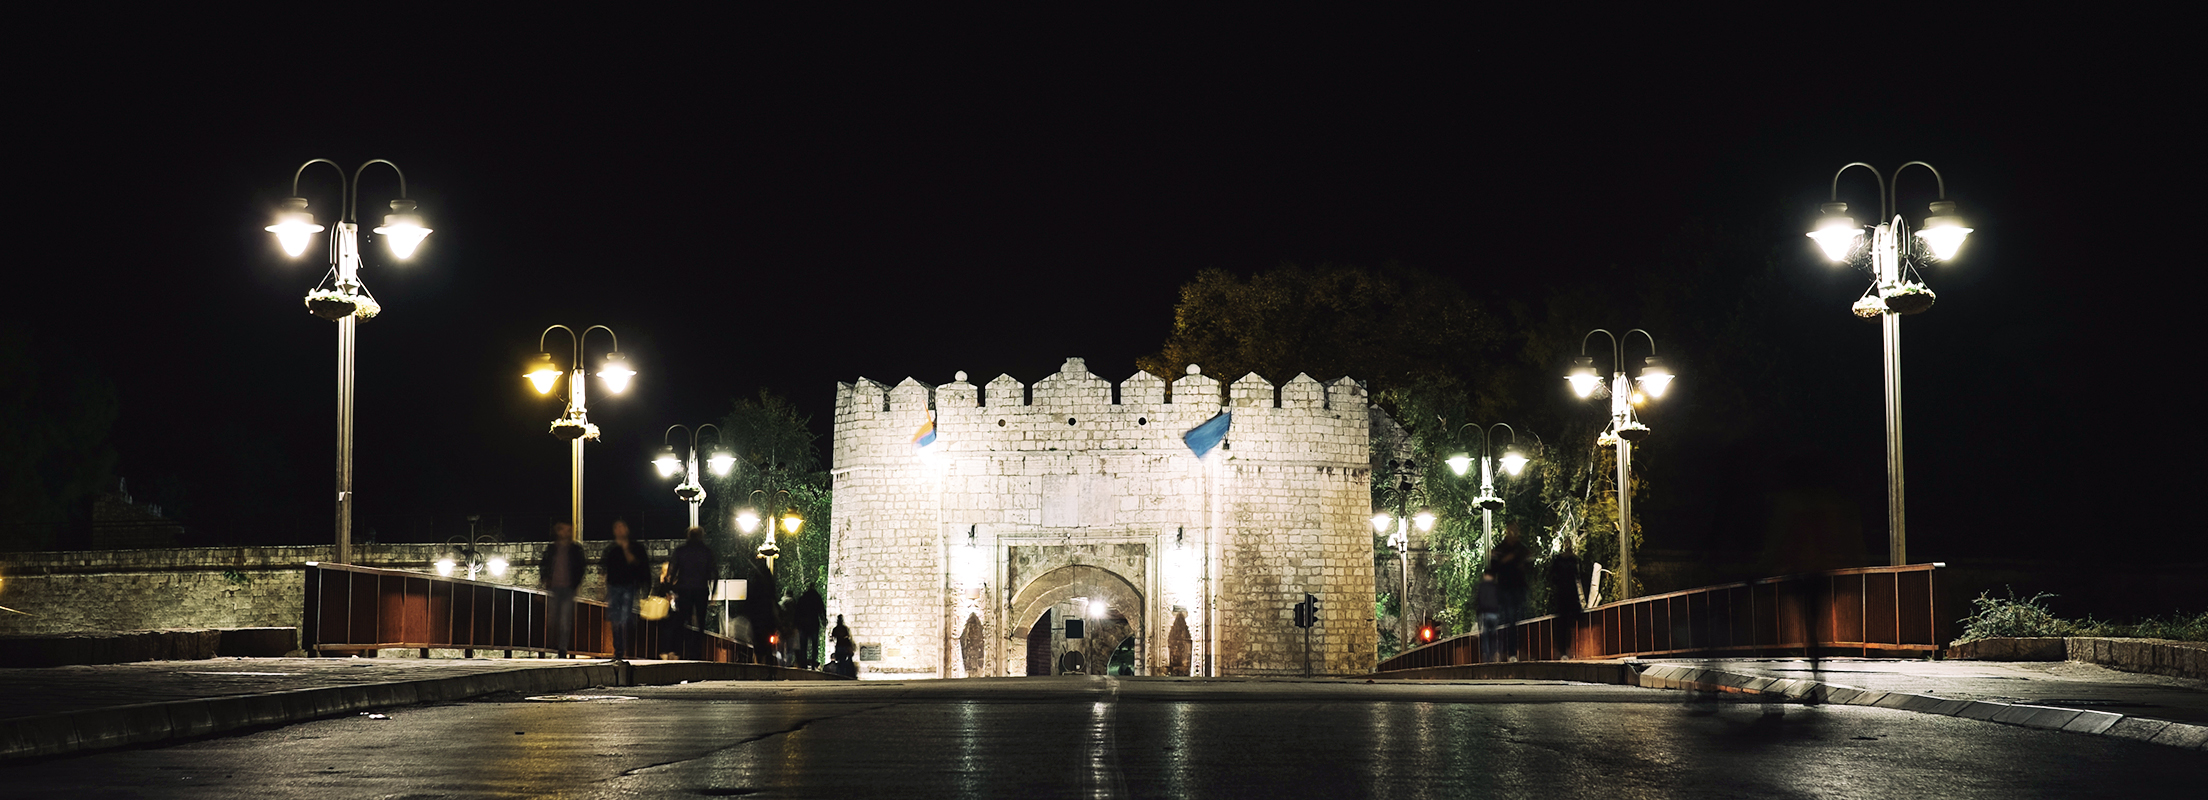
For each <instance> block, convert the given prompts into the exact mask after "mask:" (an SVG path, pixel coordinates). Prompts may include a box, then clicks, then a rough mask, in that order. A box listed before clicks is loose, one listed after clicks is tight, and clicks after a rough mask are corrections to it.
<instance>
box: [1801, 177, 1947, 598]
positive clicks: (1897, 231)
mask: <svg viewBox="0 0 2208 800" xmlns="http://www.w3.org/2000/svg"><path fill="white" fill-rule="evenodd" d="M1918 166H1921V167H1924V168H1925V169H1926V170H1929V171H1930V172H1931V173H1932V179H1933V181H1934V182H1936V183H1937V184H1938V186H1939V191H1940V198H1939V199H1938V200H1934V201H1932V206H1931V213H1930V214H1928V215H1926V216H1925V218H1924V227H1923V228H1920V229H1918V230H1917V231H1916V235H1915V236H1910V235H1909V233H1910V231H1909V223H1908V222H1907V221H1906V220H1903V219H1902V217H1901V214H1900V212H1899V209H1898V206H1899V205H1900V203H1899V202H1898V201H1897V200H1896V199H1895V197H1896V195H1895V192H1897V191H1898V190H1899V183H1900V181H1901V172H1902V170H1906V169H1908V168H1910V167H1918ZM1855 167H1862V168H1864V169H1867V170H1870V171H1871V176H1872V177H1874V178H1879V183H1878V203H1879V206H1878V216H1879V219H1889V216H1888V215H1889V214H1891V217H1890V220H1891V221H1888V222H1881V223H1879V224H1878V227H1876V228H1870V229H1869V231H1870V237H1869V238H1870V247H1869V249H1868V255H1869V257H1870V264H1869V265H1868V266H1869V267H1870V270H1871V289H1872V291H1871V293H1866V294H1865V295H1864V296H1863V299H1861V300H1858V301H1856V304H1855V313H1856V314H1857V315H1858V316H1863V317H1877V318H1879V331H1880V334H1881V337H1880V338H1881V339H1882V340H1883V342H1884V350H1885V361H1884V363H1885V372H1886V558H1887V560H1888V562H1890V563H1891V564H1893V565H1894V566H1900V565H1902V564H1906V563H1909V561H1908V557H1909V552H1908V551H1909V547H1908V545H1909V536H1908V526H1907V518H1906V517H1907V515H1906V514H1905V513H1904V512H1905V511H1906V509H1905V507H1904V505H1903V502H1902V500H1903V496H1904V491H1903V489H1904V486H1903V484H1902V459H1901V315H1903V314H1915V313H1918V312H1921V311H1924V310H1925V309H1928V308H1931V307H1932V302H1933V300H1935V299H1936V298H1937V295H1935V294H1933V292H1932V290H1931V289H1930V288H1927V287H1926V286H1925V285H1924V282H1923V280H1922V279H1921V278H1918V277H1917V275H1916V272H1917V266H1918V265H1920V264H1928V263H1930V262H1933V261H1946V260H1948V259H1950V258H1954V257H1955V251H1957V250H1959V249H1961V248H1962V246H1963V238H1964V237H1967V236H1969V235H1970V228H1968V227H1965V226H1964V225H1963V220H1962V218H1961V217H1959V216H1957V215H1956V214H1955V203H1954V201H1951V200H1949V199H1947V180H1946V179H1945V178H1941V177H1940V171H1939V170H1937V169H1933V168H1932V165H1931V164H1926V163H1924V162H1922V161H1911V162H1909V163H1907V164H1903V165H1901V166H1900V167H1898V168H1896V169H1895V170H1894V171H1893V173H1892V174H1891V175H1889V176H1886V177H1879V174H1878V168H1877V167H1873V166H1871V165H1869V164H1865V163H1863V162H1861V161H1857V162H1855V163H1852V164H1849V165H1847V166H1844V167H1841V168H1840V171H1839V172H1836V173H1833V176H1832V194H1831V195H1830V197H1831V201H1830V202H1827V203H1825V205H1824V209H1823V210H1824V217H1823V218H1822V219H1819V220H1818V221H1817V229H1816V230H1813V231H1810V232H1809V238H1810V239H1813V240H1815V241H1816V242H1817V247H1818V248H1819V249H1821V250H1823V251H1824V253H1825V258H1827V259H1830V260H1831V261H1832V262H1833V263H1835V264H1850V263H1855V262H1856V260H1857V258H1858V257H1859V255H1860V254H1862V253H1863V252H1864V251H1863V248H1861V247H1860V243H1861V242H1862V240H1863V239H1864V238H1865V237H1864V231H1865V230H1866V226H1863V225H1858V224H1856V222H1855V219H1854V218H1853V217H1850V216H1848V204H1847V203H1843V202H1840V176H1841V175H1842V174H1845V173H1846V172H1847V171H1848V170H1850V169H1853V168H1855Z"/></svg>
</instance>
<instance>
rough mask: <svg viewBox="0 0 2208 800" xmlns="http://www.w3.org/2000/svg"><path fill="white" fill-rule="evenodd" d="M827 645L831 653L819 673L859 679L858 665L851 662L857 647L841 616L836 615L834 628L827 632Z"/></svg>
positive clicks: (856, 652) (857, 649)
mask: <svg viewBox="0 0 2208 800" xmlns="http://www.w3.org/2000/svg"><path fill="white" fill-rule="evenodd" d="M828 645H829V647H830V648H831V650H832V653H831V655H830V656H829V658H828V663H827V665H826V666H823V667H822V668H821V671H822V672H827V673H832V674H836V675H843V676H846V677H851V678H856V677H859V665H858V664H855V663H852V661H851V658H852V656H855V655H857V654H858V651H859V645H858V643H857V642H855V641H853V640H852V639H851V629H850V628H849V627H846V626H845V625H844V624H843V615H842V614H837V615H836V627H835V628H833V629H831V630H829V631H828Z"/></svg>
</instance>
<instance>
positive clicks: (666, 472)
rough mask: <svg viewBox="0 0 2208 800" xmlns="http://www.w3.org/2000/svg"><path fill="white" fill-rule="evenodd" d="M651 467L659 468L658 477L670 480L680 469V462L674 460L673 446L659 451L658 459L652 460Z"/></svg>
mask: <svg viewBox="0 0 2208 800" xmlns="http://www.w3.org/2000/svg"><path fill="white" fill-rule="evenodd" d="M652 466H655V467H658V468H659V476H660V477H662V478H672V477H674V476H675V471H676V470H679V469H682V460H681V459H678V458H675V446H674V445H667V446H666V447H662V448H660V449H659V457H658V458H655V459H652Z"/></svg>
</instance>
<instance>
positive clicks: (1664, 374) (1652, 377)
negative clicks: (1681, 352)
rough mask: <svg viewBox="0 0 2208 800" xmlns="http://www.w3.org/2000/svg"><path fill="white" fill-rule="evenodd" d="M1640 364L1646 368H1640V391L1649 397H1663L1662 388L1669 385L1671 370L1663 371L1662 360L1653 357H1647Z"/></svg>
mask: <svg viewBox="0 0 2208 800" xmlns="http://www.w3.org/2000/svg"><path fill="white" fill-rule="evenodd" d="M1642 363H1644V364H1646V366H1643V367H1641V379H1640V382H1641V390H1642V391H1645V392H1647V393H1648V396H1649V397H1663V396H1664V387H1667V386H1670V385H1671V370H1668V369H1665V368H1664V361H1663V359H1660V358H1657V357H1655V356H1649V357H1648V360H1647V361H1645V362H1642Z"/></svg>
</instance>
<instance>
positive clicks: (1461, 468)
mask: <svg viewBox="0 0 2208 800" xmlns="http://www.w3.org/2000/svg"><path fill="white" fill-rule="evenodd" d="M1444 463H1447V464H1448V465H1449V471H1450V472H1454V473H1456V474H1457V477H1459V478H1462V477H1464V473H1466V472H1470V471H1471V470H1472V456H1470V455H1468V454H1465V453H1458V454H1456V455H1453V456H1450V457H1449V458H1448V459H1446V460H1445V462H1444Z"/></svg>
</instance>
